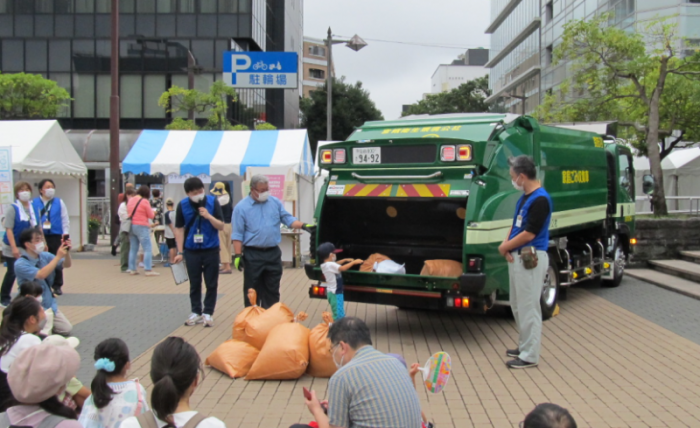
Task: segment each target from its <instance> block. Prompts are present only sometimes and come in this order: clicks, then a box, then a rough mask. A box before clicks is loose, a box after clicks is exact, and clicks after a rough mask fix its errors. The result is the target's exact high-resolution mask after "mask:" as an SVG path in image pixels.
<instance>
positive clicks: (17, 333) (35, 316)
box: [0, 297, 46, 412]
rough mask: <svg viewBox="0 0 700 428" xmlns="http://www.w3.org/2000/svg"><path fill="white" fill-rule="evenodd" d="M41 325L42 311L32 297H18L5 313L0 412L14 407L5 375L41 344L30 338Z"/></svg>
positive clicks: (0, 331) (1, 340)
mask: <svg viewBox="0 0 700 428" xmlns="http://www.w3.org/2000/svg"><path fill="white" fill-rule="evenodd" d="M44 324H46V314H45V313H44V309H43V308H42V307H41V303H39V301H37V300H36V299H35V298H33V297H18V298H16V299H15V300H13V301H12V303H11V304H10V306H8V307H7V309H5V312H4V313H3V320H2V327H0V355H1V356H0V412H4V411H5V410H6V409H7V408H8V407H10V406H12V405H14V404H16V403H15V402H14V401H15V400H14V397H13V396H12V392H11V391H10V387H9V385H8V383H7V373H9V371H10V367H12V363H13V362H14V361H15V358H17V356H18V355H19V354H21V353H22V351H24V350H25V349H27V348H30V347H32V346H34V345H38V344H40V343H41V339H39V337H38V336H35V335H34V334H35V333H38V332H40V331H41V329H42V328H44Z"/></svg>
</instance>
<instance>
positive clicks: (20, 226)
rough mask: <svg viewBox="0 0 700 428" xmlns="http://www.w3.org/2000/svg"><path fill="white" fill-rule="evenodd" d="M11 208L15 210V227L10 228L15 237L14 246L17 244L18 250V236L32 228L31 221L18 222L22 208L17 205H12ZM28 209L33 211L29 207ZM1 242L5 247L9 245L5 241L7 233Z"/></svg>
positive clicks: (6, 240)
mask: <svg viewBox="0 0 700 428" xmlns="http://www.w3.org/2000/svg"><path fill="white" fill-rule="evenodd" d="M12 206H13V207H14V208H15V227H13V228H12V233H13V234H14V235H15V244H17V248H19V234H20V233H22V231H23V230H24V229H29V228H31V227H32V223H31V220H26V221H21V220H20V215H19V214H20V210H22V209H24V208H23V207H21V206H19V204H12ZM30 209H33V208H31V207H30ZM2 242H4V243H5V245H10V241H9V240H8V239H7V233H6V234H5V236H4V237H3V238H2Z"/></svg>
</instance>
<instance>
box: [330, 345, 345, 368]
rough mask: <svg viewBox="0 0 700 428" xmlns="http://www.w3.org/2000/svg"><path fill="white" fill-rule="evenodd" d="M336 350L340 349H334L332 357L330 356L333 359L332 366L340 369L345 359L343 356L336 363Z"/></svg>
mask: <svg viewBox="0 0 700 428" xmlns="http://www.w3.org/2000/svg"><path fill="white" fill-rule="evenodd" d="M338 348H340V345H339V346H336V347H335V350H334V351H333V355H331V358H333V364H335V366H336V367H337V368H341V367H343V360H344V359H345V355H343V356H342V357H340V362H337V361H336V360H335V351H337V350H338Z"/></svg>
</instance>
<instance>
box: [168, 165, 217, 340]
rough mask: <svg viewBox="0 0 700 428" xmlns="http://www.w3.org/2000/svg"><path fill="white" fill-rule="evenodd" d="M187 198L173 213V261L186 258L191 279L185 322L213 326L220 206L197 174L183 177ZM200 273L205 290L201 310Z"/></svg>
mask: <svg viewBox="0 0 700 428" xmlns="http://www.w3.org/2000/svg"><path fill="white" fill-rule="evenodd" d="M185 193H187V197H186V198H185V199H183V200H182V201H180V203H179V204H178V206H177V211H176V213H175V241H176V242H177V256H175V258H174V260H173V261H174V262H175V263H180V262H181V261H182V259H183V256H184V259H185V266H187V276H189V280H190V304H191V306H192V314H190V316H189V318H188V319H187V321H185V325H189V326H193V325H196V324H204V327H212V326H213V325H214V318H213V317H212V316H213V315H214V307H215V306H216V290H217V288H218V286H219V262H220V259H219V231H220V230H222V229H223V228H224V221H223V220H224V216H223V214H222V213H221V205H220V204H219V201H217V200H216V197H215V196H212V195H207V194H206V193H205V192H204V183H202V180H200V179H199V178H197V177H190V178H188V179H187V180H185ZM202 276H204V284H205V285H206V287H207V292H206V294H205V295H204V308H203V309H202Z"/></svg>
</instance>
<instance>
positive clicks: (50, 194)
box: [44, 189, 56, 199]
mask: <svg viewBox="0 0 700 428" xmlns="http://www.w3.org/2000/svg"><path fill="white" fill-rule="evenodd" d="M55 194H56V189H46V190H44V196H45V197H47V198H49V199H51V198H53V196H54V195H55Z"/></svg>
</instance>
